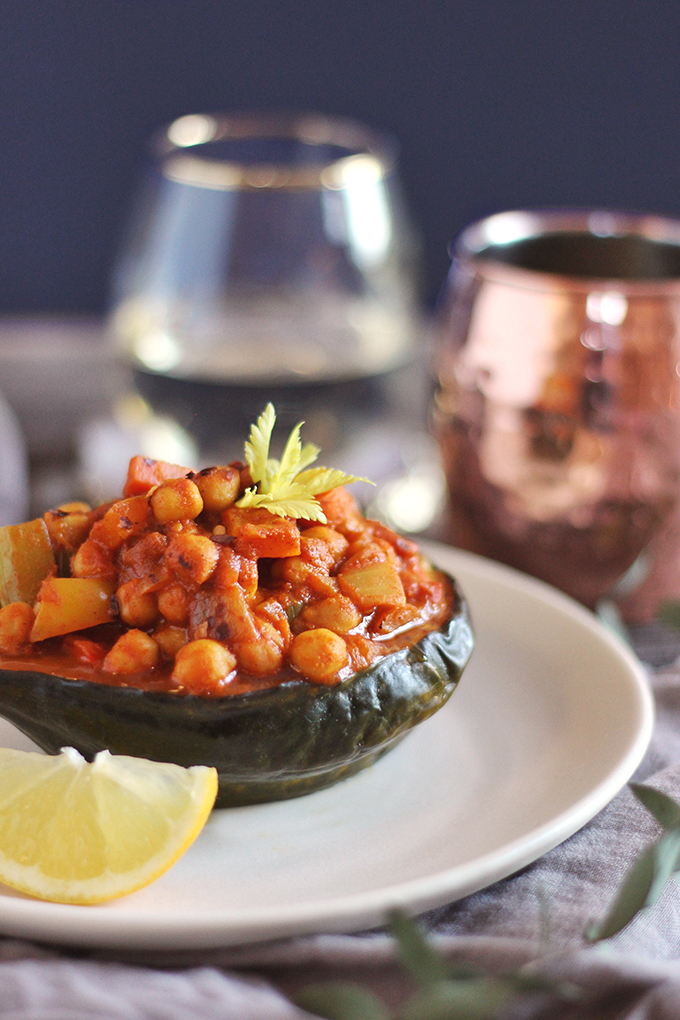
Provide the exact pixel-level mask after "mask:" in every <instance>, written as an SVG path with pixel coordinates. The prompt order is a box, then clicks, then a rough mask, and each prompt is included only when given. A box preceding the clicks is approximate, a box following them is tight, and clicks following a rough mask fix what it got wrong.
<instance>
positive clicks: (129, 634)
mask: <svg viewBox="0 0 680 1020" xmlns="http://www.w3.org/2000/svg"><path fill="white" fill-rule="evenodd" d="M160 658H161V650H160V648H159V647H158V645H157V644H156V642H155V641H154V639H153V638H152V637H150V636H149V635H148V634H146V633H145V632H144V631H143V630H128V631H126V632H125V634H123V635H122V637H119V638H118V640H117V641H116V643H115V645H114V646H113V648H112V649H111V650H110V651H109V653H108V654H107V655H106V657H105V659H104V661H103V663H102V669H103V670H105V671H106V672H107V673H143V672H145V671H146V670H149V669H153V668H154V666H157V665H158V663H159V662H160Z"/></svg>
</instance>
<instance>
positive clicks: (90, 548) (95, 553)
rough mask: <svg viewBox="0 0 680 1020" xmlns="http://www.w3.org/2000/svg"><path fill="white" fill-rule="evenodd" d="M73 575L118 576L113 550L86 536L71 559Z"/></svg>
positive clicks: (112, 577)
mask: <svg viewBox="0 0 680 1020" xmlns="http://www.w3.org/2000/svg"><path fill="white" fill-rule="evenodd" d="M71 576H72V577H102V578H111V579H114V578H115V577H116V576H117V571H116V567H115V564H114V562H113V552H112V551H111V549H105V548H104V547H103V546H101V545H99V543H98V542H95V541H94V539H93V538H86V539H85V541H84V542H83V544H82V545H81V546H80V548H79V549H78V552H77V553H76V554H75V556H73V558H72V559H71Z"/></svg>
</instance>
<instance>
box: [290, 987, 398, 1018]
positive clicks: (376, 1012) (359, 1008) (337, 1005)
mask: <svg viewBox="0 0 680 1020" xmlns="http://www.w3.org/2000/svg"><path fill="white" fill-rule="evenodd" d="M294 1002H295V1005H296V1006H299V1007H300V1009H304V1010H306V1011H307V1012H308V1013H313V1014H314V1015H315V1016H320V1017H325V1018H326V1020H390V1015H389V1013H388V1012H387V1009H386V1007H385V1005H384V1003H383V1002H381V1000H380V999H378V998H377V996H375V995H373V993H372V992H367V991H366V989H365V988H362V987H361V986H360V985H357V984H354V983H353V982H351V981H324V982H320V983H319V984H314V985H308V986H307V987H306V988H303V989H301V990H300V991H299V992H298V993H297V994H296V996H295V998H294Z"/></svg>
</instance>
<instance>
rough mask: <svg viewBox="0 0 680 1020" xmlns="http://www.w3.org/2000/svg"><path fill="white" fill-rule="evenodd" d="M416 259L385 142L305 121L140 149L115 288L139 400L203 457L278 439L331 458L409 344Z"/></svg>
mask: <svg viewBox="0 0 680 1020" xmlns="http://www.w3.org/2000/svg"><path fill="white" fill-rule="evenodd" d="M416 263H417V245H416V241H415V238H414V234H413V231H412V228H411V227H410V224H409V222H408V219H407V216H406V215H405V213H404V209H403V204H402V201H401V197H400V191H399V182H398V179H397V175H396V166H395V152H394V146H393V145H392V143H391V142H390V141H389V140H388V139H386V138H383V137H382V136H379V135H377V134H375V133H372V132H370V131H368V130H367V129H366V128H364V127H363V126H361V125H358V124H356V123H353V122H348V121H339V120H330V119H327V118H321V117H316V116H298V117H294V116H291V117H280V116H274V115H270V116H224V115H216V116H208V115H190V116H186V117H182V118H180V119H179V120H177V121H175V122H174V123H173V124H171V125H170V126H169V127H168V128H166V129H164V130H163V131H162V132H160V133H159V134H158V135H157V137H156V138H155V139H154V143H153V147H152V158H151V161H150V166H149V172H148V175H147V177H146V179H145V184H144V188H143V191H142V193H141V195H140V199H139V203H138V207H137V210H136V212H135V213H134V214H133V216H132V218H131V223H130V229H129V234H128V238H127V241H126V243H125V246H124V250H123V253H122V255H121V258H120V260H119V262H118V266H117V269H116V273H115V278H114V288H113V290H114V300H113V310H112V318H111V321H112V327H113V332H114V334H115V336H116V342H117V344H118V348H119V350H120V351H121V353H122V355H123V358H124V359H125V360H126V362H127V364H128V365H129V367H130V370H131V372H132V375H133V380H134V384H135V386H136V388H137V390H138V392H139V393H140V394H141V395H142V396H143V397H144V398H145V399H146V400H147V401H148V402H149V403H150V404H151V406H152V407H153V408H154V409H155V410H157V411H160V412H163V413H170V414H171V415H172V416H173V417H175V418H176V419H178V420H179V421H180V423H181V424H182V425H183V426H184V427H186V428H187V429H188V430H189V432H191V433H192V434H194V435H195V437H196V438H197V439H198V441H199V444H200V446H201V447H202V448H205V447H208V448H210V449H211V450H213V449H214V448H215V444H216V442H217V437H218V436H221V437H222V439H221V440H220V442H225V441H226V440H227V439H228V437H230V436H232V437H238V438H239V441H242V436H243V435H244V433H247V429H248V426H249V424H250V423H251V422H252V421H253V420H255V418H256V417H257V415H258V414H259V413H260V411H261V410H262V408H263V406H264V405H265V404H266V403H267V401H269V400H272V401H274V403H275V405H276V407H277V413H278V421H279V426H280V428H281V431H282V432H283V431H285V430H289V429H290V427H291V426H292V425H293V424H294V423H295V422H296V421H297V420H299V419H300V418H301V417H303V418H305V419H306V422H307V428H306V434H307V435H308V436H309V437H310V438H311V439H313V440H314V441H316V442H319V443H320V444H321V445H324V446H325V447H326V448H328V447H331V448H332V447H334V446H336V445H337V441H338V438H339V436H340V434H341V433H342V432H343V431H344V427H345V426H347V425H348V424H350V425H351V423H352V420H353V419H352V416H353V414H358V413H361V412H362V411H363V410H365V408H366V407H367V406H368V405H370V404H379V403H380V398H381V394H382V392H383V384H384V381H385V380H386V379H388V378H389V376H390V374H391V373H393V372H394V371H396V370H398V369H399V368H400V367H401V366H403V365H404V364H405V363H407V362H408V360H409V359H410V358H411V356H412V354H413V347H414V339H415V337H416V334H417V327H416V320H417V310H416V305H417V295H416V287H415V282H414V281H415V278H416V272H415V265H416Z"/></svg>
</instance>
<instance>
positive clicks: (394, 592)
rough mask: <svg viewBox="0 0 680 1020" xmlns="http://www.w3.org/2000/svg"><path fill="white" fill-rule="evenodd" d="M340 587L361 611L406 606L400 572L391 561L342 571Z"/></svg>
mask: <svg viewBox="0 0 680 1020" xmlns="http://www.w3.org/2000/svg"><path fill="white" fill-rule="evenodd" d="M338 587H339V588H340V591H341V592H342V594H343V595H347V597H348V598H350V599H351V600H352V602H353V603H354V604H355V606H358V608H359V609H361V610H369V609H374V608H375V606H403V605H405V604H406V596H405V595H404V586H403V585H402V583H401V578H400V577H399V571H398V570H397V568H396V567H395V565H394V564H393V563H390V562H389V561H385V562H384V563H370V564H368V566H365V567H350V568H348V569H347V570H341V571H340V573H339V574H338Z"/></svg>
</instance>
